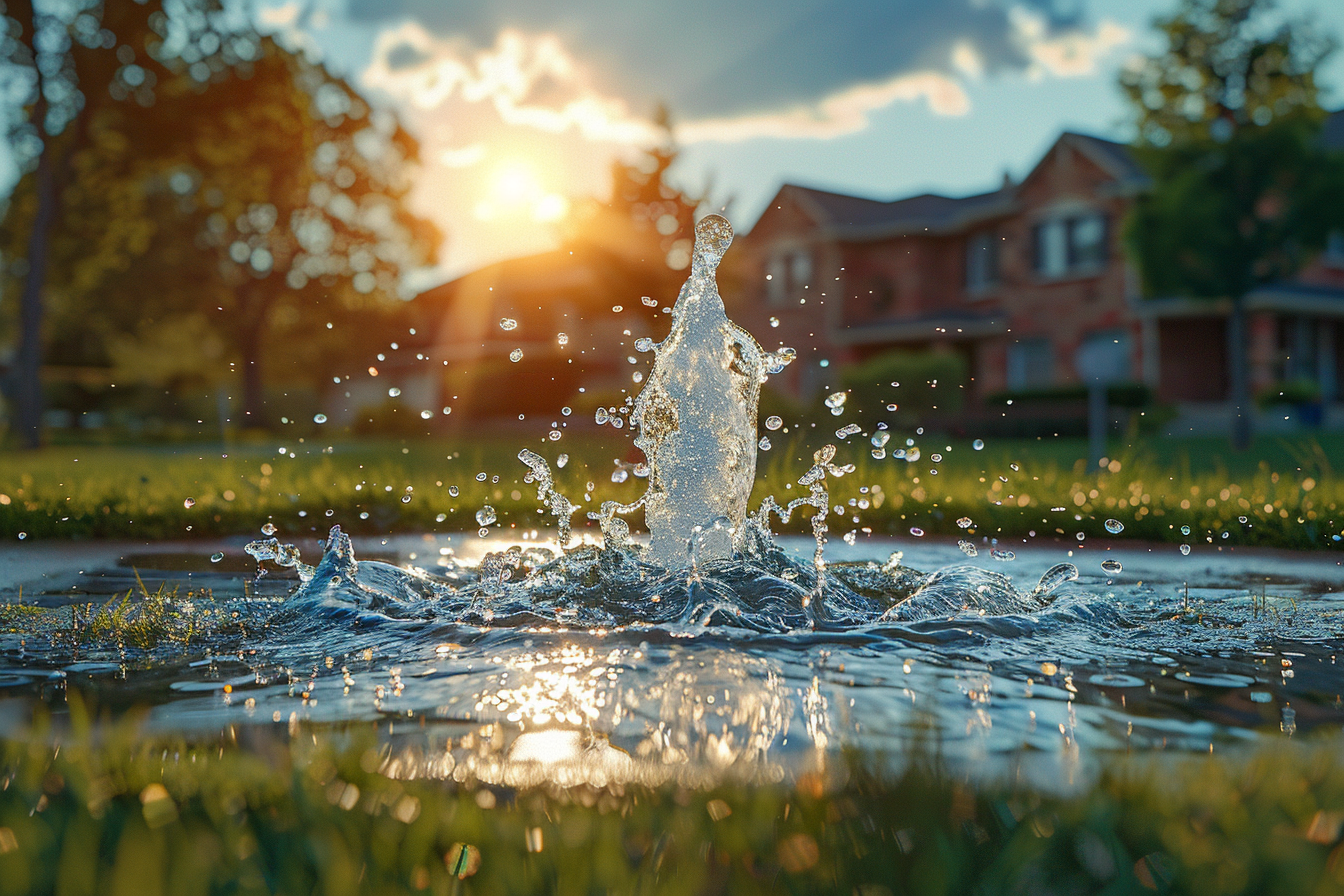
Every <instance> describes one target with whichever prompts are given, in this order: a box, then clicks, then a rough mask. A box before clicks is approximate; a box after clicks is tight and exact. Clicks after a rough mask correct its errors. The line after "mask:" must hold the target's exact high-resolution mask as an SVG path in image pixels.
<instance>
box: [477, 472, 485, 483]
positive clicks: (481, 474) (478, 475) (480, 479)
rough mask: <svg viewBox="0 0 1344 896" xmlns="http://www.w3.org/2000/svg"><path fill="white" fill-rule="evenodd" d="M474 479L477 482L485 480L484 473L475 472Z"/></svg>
mask: <svg viewBox="0 0 1344 896" xmlns="http://www.w3.org/2000/svg"><path fill="white" fill-rule="evenodd" d="M476 481H477V482H484V481H485V474H484V473H477V474H476Z"/></svg>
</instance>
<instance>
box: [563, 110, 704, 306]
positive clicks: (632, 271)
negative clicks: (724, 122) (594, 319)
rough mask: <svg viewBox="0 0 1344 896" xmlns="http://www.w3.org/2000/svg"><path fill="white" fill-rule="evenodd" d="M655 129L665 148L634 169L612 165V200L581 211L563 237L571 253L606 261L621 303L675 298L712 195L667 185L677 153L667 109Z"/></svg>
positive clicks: (651, 151) (639, 160)
mask: <svg viewBox="0 0 1344 896" xmlns="http://www.w3.org/2000/svg"><path fill="white" fill-rule="evenodd" d="M654 124H655V126H656V127H657V128H658V129H659V130H661V131H662V133H663V134H664V140H663V142H662V143H660V144H659V145H656V146H654V147H652V148H650V149H648V150H646V151H645V152H643V153H642V154H641V155H640V156H639V158H637V159H636V160H635V161H634V162H633V163H632V162H625V161H621V160H616V161H614V162H612V166H611V194H610V197H609V198H608V199H607V200H605V201H599V200H593V201H590V202H589V203H587V204H586V205H585V206H583V207H581V208H579V209H578V211H577V213H576V214H575V215H574V217H573V223H572V225H571V227H570V229H569V231H568V232H567V233H566V234H565V243H566V245H567V247H568V248H570V249H572V250H574V251H575V252H576V253H580V252H582V253H589V254H593V255H596V256H597V257H599V258H601V259H602V261H603V264H602V265H601V267H602V268H603V269H604V270H605V271H607V272H608V275H609V277H610V278H611V283H610V288H609V292H610V294H611V295H612V296H614V297H616V298H617V301H628V300H629V297H630V296H637V295H638V296H653V297H661V298H660V299H659V301H660V302H662V301H664V300H665V299H666V298H667V297H670V296H675V295H676V294H677V291H678V289H680V287H681V282H682V281H683V280H685V279H686V270H687V269H688V268H689V267H690V264H691V249H692V245H693V242H694V239H695V212H696V210H697V209H698V208H699V207H700V206H701V205H702V204H703V202H704V197H705V196H706V195H707V194H708V193H709V189H708V188H706V189H705V190H704V192H703V193H702V194H701V195H700V196H694V195H691V194H689V193H686V192H684V191H683V190H681V189H679V188H677V187H675V186H673V185H672V184H670V183H669V182H668V180H667V174H668V170H669V169H670V168H671V167H672V165H673V164H674V163H675V162H676V160H677V155H678V149H677V146H676V143H675V142H674V140H673V138H672V125H671V119H670V117H669V115H668V113H667V111H666V110H665V109H661V108H660V109H658V110H657V112H655V114H654Z"/></svg>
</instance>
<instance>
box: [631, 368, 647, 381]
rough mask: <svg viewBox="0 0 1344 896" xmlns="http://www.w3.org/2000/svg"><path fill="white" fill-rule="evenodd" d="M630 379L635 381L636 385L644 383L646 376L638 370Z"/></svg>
mask: <svg viewBox="0 0 1344 896" xmlns="http://www.w3.org/2000/svg"><path fill="white" fill-rule="evenodd" d="M630 379H632V380H634V381H635V382H636V383H642V382H644V374H642V373H640V372H639V371H638V370H636V371H635V372H634V374H633V375H631V377H630Z"/></svg>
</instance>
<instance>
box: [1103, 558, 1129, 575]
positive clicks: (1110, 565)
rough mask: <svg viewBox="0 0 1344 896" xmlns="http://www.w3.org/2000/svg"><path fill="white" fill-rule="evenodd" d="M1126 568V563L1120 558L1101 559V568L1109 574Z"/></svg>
mask: <svg viewBox="0 0 1344 896" xmlns="http://www.w3.org/2000/svg"><path fill="white" fill-rule="evenodd" d="M1124 568H1125V567H1124V565H1123V564H1122V563H1121V562H1120V561H1119V560H1103V561H1101V570H1102V572H1105V573H1107V574H1108V575H1115V574H1116V573H1118V572H1123V571H1124Z"/></svg>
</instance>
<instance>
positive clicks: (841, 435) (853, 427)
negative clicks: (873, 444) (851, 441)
mask: <svg viewBox="0 0 1344 896" xmlns="http://www.w3.org/2000/svg"><path fill="white" fill-rule="evenodd" d="M862 429H863V427H861V426H859V424H857V423H850V424H848V425H847V426H842V427H840V428H839V429H837V430H836V431H835V437H836V438H837V439H847V438H849V437H850V436H852V435H854V434H855V433H857V432H860V431H861V430H862Z"/></svg>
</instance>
